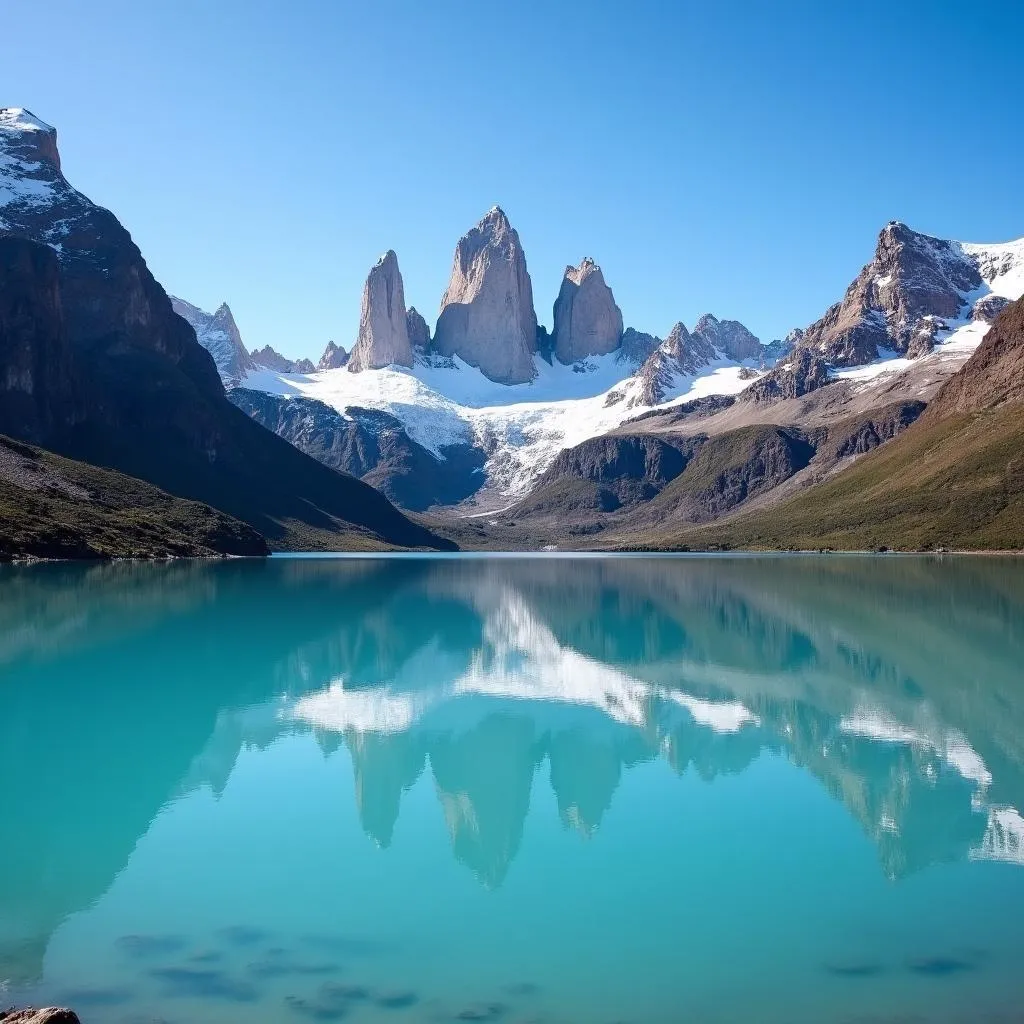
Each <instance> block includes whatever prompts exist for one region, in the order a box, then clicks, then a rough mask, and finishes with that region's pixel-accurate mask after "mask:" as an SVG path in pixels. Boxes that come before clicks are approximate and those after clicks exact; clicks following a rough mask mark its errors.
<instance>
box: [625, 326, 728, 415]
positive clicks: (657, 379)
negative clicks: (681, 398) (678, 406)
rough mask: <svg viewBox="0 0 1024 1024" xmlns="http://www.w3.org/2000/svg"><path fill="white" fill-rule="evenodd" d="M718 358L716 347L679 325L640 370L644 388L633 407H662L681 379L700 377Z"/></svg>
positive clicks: (641, 382) (638, 394) (641, 388)
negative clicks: (692, 376)
mask: <svg viewBox="0 0 1024 1024" xmlns="http://www.w3.org/2000/svg"><path fill="white" fill-rule="evenodd" d="M717 355H718V353H717V352H716V351H715V347H714V345H712V344H711V343H710V342H708V341H707V340H706V339H705V338H703V337H701V336H700V335H696V334H691V333H690V332H689V331H688V330H687V329H686V325H685V324H683V323H682V321H679V322H678V323H676V324H675V326H674V327H673V328H672V330H671V331H669V335H668V337H667V338H666V339H665V340H664V341H663V342H662V343H661V344H660V345H659V346H658V347H657V348H656V349H655V350H654V351H653V352H652V353H651V354H650V356H648V358H647V360H646V361H645V362H644V364H643V366H641V367H640V372H639V374H638V377H639V381H640V386H639V390H638V392H637V396H636V399H635V400H634V402H633V403H632V404H635V405H651V406H654V405H659V404H660V403H662V402H663V401H665V399H666V397H667V396H668V393H669V391H671V390H672V389H673V388H674V387H675V386H676V384H677V383H678V382H679V378H680V377H683V376H691V375H693V374H695V373H698V372H699V371H700V370H701V369H703V368H704V367H706V366H707V365H708V364H709V363H710V362H711V361H712V360H713V359H715V358H716V357H717Z"/></svg>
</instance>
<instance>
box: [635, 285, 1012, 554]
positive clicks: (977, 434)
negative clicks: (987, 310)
mask: <svg viewBox="0 0 1024 1024" xmlns="http://www.w3.org/2000/svg"><path fill="white" fill-rule="evenodd" d="M1022 382H1024V301H1022V300H1018V301H1016V302H1014V303H1012V304H1011V305H1009V306H1007V307H1006V309H1005V310H1004V311H1003V312H1002V313H1001V314H1000V315H999V317H998V318H997V319H996V322H995V324H994V325H993V327H992V329H991V331H989V333H988V335H987V336H986V337H985V340H984V341H983V342H982V343H981V345H980V346H979V347H978V349H977V351H976V352H975V353H974V354H973V355H972V356H971V358H970V359H969V360H968V361H967V362H966V363H965V364H964V365H963V366H962V367H961V368H960V369H959V370H958V371H957V372H956V373H955V374H954V375H953V376H952V377H951V378H950V379H949V380H948V381H947V383H946V384H945V385H944V386H943V387H942V389H941V390H940V391H939V393H938V395H937V396H936V397H935V399H934V400H933V401H932V402H931V404H930V405H929V406H928V408H927V409H926V410H925V411H924V414H923V415H921V416H920V418H919V419H918V420H917V422H916V423H914V424H913V425H912V426H911V427H909V429H907V430H906V431H905V432H902V433H900V436H899V437H897V438H896V439H895V440H892V441H890V442H889V443H888V444H885V445H884V446H882V447H881V448H879V449H878V450H877V451H874V452H871V453H870V454H868V455H865V456H864V457H863V458H862V459H859V460H857V461H855V462H854V463H853V465H852V466H851V467H850V468H848V469H846V470H845V471H844V472H842V473H841V474H839V475H838V476H835V477H834V478H832V479H829V478H828V477H827V476H826V477H825V479H824V480H823V481H822V482H820V483H816V484H814V485H813V486H810V487H808V488H807V489H805V490H802V491H800V492H799V493H798V494H797V495H796V496H795V497H792V498H791V499H790V500H788V501H784V502H782V503H780V504H778V505H776V506H775V507H773V508H771V509H768V510H766V511H758V512H752V513H750V514H747V515H744V516H741V517H739V518H737V519H736V520H735V521H733V522H730V523H727V524H722V525H719V526H711V527H708V528H706V529H703V530H698V531H688V532H687V531H680V530H678V529H675V530H673V529H671V528H664V527H663V528H662V529H655V530H652V532H651V534H650V535H649V537H648V538H647V540H648V541H649V542H650V543H654V544H656V545H663V544H669V545H677V546H678V545H686V546H699V547H707V546H729V547H768V548H787V547H798V548H819V547H834V548H856V549H871V548H878V547H889V548H899V549H905V548H909V549H918V550H919V549H934V548H943V547H944V548H964V549H1011V548H1012V549H1021V548H1024V456H1022V453H1024V386H1022Z"/></svg>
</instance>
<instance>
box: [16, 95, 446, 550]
mask: <svg viewBox="0 0 1024 1024" xmlns="http://www.w3.org/2000/svg"><path fill="white" fill-rule="evenodd" d="M0 236H16V238H21V239H27V240H30V241H32V242H36V243H40V244H42V245H45V246H47V247H49V249H50V252H51V254H52V255H51V256H50V257H46V256H41V257H39V258H38V260H37V261H36V264H37V265H33V266H35V270H32V271H31V272H32V273H38V274H39V275H41V279H42V280H43V281H45V284H40V286H39V287H32V286H31V282H30V281H28V280H27V279H26V278H25V277H24V275H23V276H22V277H21V278H19V279H18V280H17V281H15V280H13V279H12V280H11V281H10V282H3V283H0V290H6V291H7V294H8V298H7V299H4V300H3V303H5V304H6V305H8V306H9V308H10V309H11V310H12V317H13V319H12V321H11V323H12V324H13V328H14V329H15V330H17V331H20V330H21V326H19V325H23V322H24V321H25V320H26V317H27V318H28V319H30V320H33V321H34V322H36V323H38V324H50V325H51V333H52V334H53V337H52V338H51V342H52V346H53V348H54V351H55V352H59V353H60V358H61V360H62V362H61V363H60V364H59V366H60V368H61V375H60V378H59V379H58V380H56V381H53V382H51V384H52V386H51V387H49V388H48V389H47V390H46V393H45V394H42V393H40V392H39V391H38V390H37V389H36V388H35V386H34V380H33V379H32V378H30V377H26V376H25V375H24V374H13V375H12V373H11V372H10V369H9V368H10V366H11V365H12V364H8V365H4V366H2V367H0V371H2V372H0V381H4V386H5V389H6V392H7V393H8V394H7V395H6V397H5V403H6V401H8V400H10V401H13V400H14V399H15V397H16V399H17V401H18V402H19V403H20V405H21V406H22V407H24V408H33V409H35V410H36V414H35V416H34V417H32V416H28V414H26V419H25V422H26V423H29V421H30V420H31V421H32V430H31V433H29V434H26V433H24V432H23V430H22V429H21V428H20V426H19V422H20V421H19V420H17V419H16V420H15V422H5V424H4V425H3V429H5V430H7V431H8V433H14V434H16V436H19V437H26V436H27V437H29V438H30V439H31V440H33V441H35V442H37V443H40V444H42V445H43V446H44V447H46V448H48V449H50V450H53V451H55V452H58V453H60V454H63V455H66V456H68V457H70V458H73V459H77V460H80V461H84V462H88V463H92V464H95V465H102V466H108V467H110V468H113V469H116V470H119V471H121V472H125V473H128V474H130V475H132V476H137V477H139V478H140V479H143V480H146V481H148V482H150V483H152V484H154V485H155V486H157V487H160V488H162V489H165V490H167V491H169V492H171V493H173V494H178V495H181V496H183V497H186V498H190V499H194V500H198V501H203V502H205V503H207V504H210V505H213V506H214V507H216V508H219V509H222V510H223V511H225V512H227V513H229V514H230V515H234V516H237V517H238V518H241V519H243V520H245V521H246V522H248V523H250V524H251V525H252V526H254V527H255V528H256V529H257V530H259V531H260V532H261V533H262V534H264V536H266V537H267V538H268V540H269V541H270V542H271V544H272V546H274V547H278V548H296V547H310V546H312V547H317V548H344V547H352V546H355V547H365V546H375V545H400V546H409V547H418V546H433V545H434V544H435V543H436V541H435V538H433V537H432V536H431V535H430V534H429V533H428V532H427V531H426V530H424V529H423V528H422V527H420V526H418V525H417V524H415V523H413V522H411V521H410V520H409V519H407V518H406V517H405V516H403V515H402V514H401V513H400V512H398V511H397V510H396V509H395V508H394V506H392V505H391V504H390V502H388V501H387V499H385V498H384V497H383V496H382V495H380V494H378V493H377V492H376V491H374V490H373V489H372V488H370V487H368V486H367V485H365V484H363V483H361V482H360V481H358V480H355V479H353V478H351V477H347V476H344V475H342V474H340V473H336V472H334V471H332V470H329V469H327V468H326V467H324V466H322V465H321V464H319V463H318V462H316V461H315V460H314V459H311V458H309V457H308V456H306V455H304V454H302V453H301V452H299V451H298V450H297V449H295V448H293V447H292V446H291V445H289V444H288V443H287V442H285V441H282V440H281V439H280V438H278V437H276V436H274V435H273V434H271V433H270V432H269V431H267V430H264V429H263V428H262V427H260V426H259V425H258V424H256V423H254V422H253V421H252V420H251V419H249V417H247V416H245V415H244V414H243V413H241V412H240V411H239V410H237V409H236V408H235V407H234V406H233V405H231V403H230V402H228V401H227V399H226V397H225V395H224V389H223V386H222V384H221V382H220V379H219V377H218V375H217V371H216V368H215V366H214V362H213V360H212V359H211V357H210V355H209V354H208V353H207V352H206V351H205V349H203V348H202V347H201V346H200V345H199V343H198V342H197V341H196V336H195V332H194V331H193V329H192V328H191V327H190V326H189V325H188V323H186V321H185V320H183V319H182V318H181V317H179V316H178V315H176V314H175V313H174V311H173V309H172V307H171V302H170V299H169V298H168V296H167V294H166V293H165V292H164V290H163V289H162V288H161V287H160V285H159V284H158V283H157V282H156V280H155V279H154V278H153V276H152V274H151V273H150V272H149V269H148V268H147V267H146V264H145V262H144V260H143V259H142V255H141V253H140V252H139V250H138V248H137V247H136V246H135V244H134V243H133V242H132V239H131V237H130V236H129V234H128V232H127V231H126V230H125V229H124V228H123V227H122V226H121V225H120V224H119V223H118V221H117V220H116V218H115V217H114V216H113V215H112V214H111V213H110V212H109V211H107V210H103V209H101V208H100V207H98V206H96V205H95V204H94V203H92V202H90V201H89V200H88V199H87V198H86V197H85V196H83V195H82V194H81V193H79V192H77V191H75V190H74V189H73V188H72V187H71V186H70V185H69V184H68V182H67V181H66V179H65V178H64V176H63V174H62V173H61V170H60V158H59V155H58V153H57V145H56V132H55V131H54V130H53V129H52V128H50V127H49V126H48V125H45V124H43V123H42V122H41V121H39V120H38V119H36V118H34V117H33V116H32V115H31V114H29V113H28V112H27V111H24V110H21V109H20V108H3V109H0ZM8 244H16V242H14V243H11V242H8ZM47 259H50V260H55V261H56V269H55V270H54V269H53V268H52V267H50V268H48V267H46V266H45V263H46V261H47ZM30 269H31V268H30ZM54 275H55V276H56V280H57V285H56V287H53V286H52V279H53V278H54ZM11 289H14V290H15V291H11ZM18 289H20V291H18ZM25 302H30V303H32V304H33V311H32V313H31V316H28V314H26V313H25V311H24V309H22V306H23V305H24V303H25ZM37 341H38V339H37ZM11 347H12V346H11V345H10V344H0V352H2V351H4V350H5V348H6V349H10V348H11ZM14 347H17V346H14ZM21 349H22V350H23V349H24V344H22V345H21ZM63 391H67V392H68V393H69V394H70V393H73V400H72V399H71V398H68V397H67V395H64V396H63V397H59V398H58V397H56V396H58V392H61V394H63Z"/></svg>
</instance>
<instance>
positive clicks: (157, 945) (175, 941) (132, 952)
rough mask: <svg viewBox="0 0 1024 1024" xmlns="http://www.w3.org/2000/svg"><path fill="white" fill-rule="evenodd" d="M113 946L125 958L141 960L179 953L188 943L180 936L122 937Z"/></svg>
mask: <svg viewBox="0 0 1024 1024" xmlns="http://www.w3.org/2000/svg"><path fill="white" fill-rule="evenodd" d="M114 945H115V946H117V948H118V949H119V950H120V951H121V952H122V953H124V954H126V955H127V956H132V957H138V958H140V959H141V958H144V957H158V956H168V955H170V954H171V953H179V952H180V951H181V950H183V949H184V948H185V947H186V946H187V945H188V943H187V942H186V941H185V939H184V937H183V936H181V935H122V936H121V937H120V938H119V939H116V940H115V942H114Z"/></svg>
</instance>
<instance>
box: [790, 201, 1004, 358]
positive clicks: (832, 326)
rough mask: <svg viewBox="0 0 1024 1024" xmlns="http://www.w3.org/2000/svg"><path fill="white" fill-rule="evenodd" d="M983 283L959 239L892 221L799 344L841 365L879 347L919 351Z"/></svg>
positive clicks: (872, 353)
mask: <svg viewBox="0 0 1024 1024" xmlns="http://www.w3.org/2000/svg"><path fill="white" fill-rule="evenodd" d="M983 283H984V282H983V279H982V276H981V274H980V272H979V270H978V261H977V260H976V259H974V258H972V257H971V256H969V255H968V254H967V253H965V251H964V248H963V247H962V246H961V245H960V244H959V243H958V242H950V241H947V240H945V239H942V238H933V237H932V236H931V235H925V234H921V233H920V232H918V231H913V230H911V229H910V228H908V227H907V226H906V224H902V223H900V222H899V221H890V222H889V223H888V224H886V226H885V227H884V228H882V231H881V233H880V234H879V236H878V243H877V245H876V246H875V254H874V257H873V258H872V260H871V262H870V263H868V264H867V265H866V266H865V267H864V268H863V269H862V270H861V272H860V274H859V275H858V276H857V278H856V279H855V280H854V281H853V283H852V284H851V285H850V287H849V288H847V290H846V295H845V296H844V297H843V299H842V301H841V302H838V303H836V304H835V305H834V306H832V308H831V309H829V310H828V312H827V313H826V314H825V315H824V316H823V317H822V318H821V319H820V320H818V321H817V322H815V323H813V324H811V326H810V327H808V328H807V331H806V333H805V335H804V337H803V338H802V339H801V341H800V344H801V345H803V346H808V347H812V348H814V349H815V350H816V351H817V352H819V353H820V355H821V356H822V358H824V359H825V361H826V362H828V363H831V364H837V365H843V366H855V365H857V364H860V363H867V362H870V361H871V360H872V359H875V358H877V356H878V351H879V349H880V348H881V349H891V350H895V351H897V352H902V353H905V354H906V355H908V356H911V357H913V356H917V355H921V354H923V353H925V352H928V351H930V350H931V348H932V345H933V344H934V341H935V337H936V335H937V334H938V332H939V331H941V330H944V329H945V328H946V327H948V326H949V321H951V320H953V319H955V318H957V317H959V316H960V315H961V314H962V312H963V311H964V310H965V308H966V297H967V294H968V293H969V292H973V291H975V290H976V289H978V288H980V287H981V286H982V284H983Z"/></svg>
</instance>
